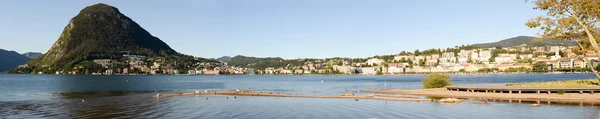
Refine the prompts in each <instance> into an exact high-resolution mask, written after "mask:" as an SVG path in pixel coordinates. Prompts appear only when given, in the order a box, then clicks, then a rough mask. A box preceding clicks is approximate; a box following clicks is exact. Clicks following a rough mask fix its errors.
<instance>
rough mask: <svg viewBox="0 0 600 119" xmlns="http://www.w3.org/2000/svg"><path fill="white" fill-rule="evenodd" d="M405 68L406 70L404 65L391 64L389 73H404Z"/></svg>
mask: <svg viewBox="0 0 600 119" xmlns="http://www.w3.org/2000/svg"><path fill="white" fill-rule="evenodd" d="M403 70H404V68H403V67H397V66H390V67H388V73H390V74H399V73H403Z"/></svg>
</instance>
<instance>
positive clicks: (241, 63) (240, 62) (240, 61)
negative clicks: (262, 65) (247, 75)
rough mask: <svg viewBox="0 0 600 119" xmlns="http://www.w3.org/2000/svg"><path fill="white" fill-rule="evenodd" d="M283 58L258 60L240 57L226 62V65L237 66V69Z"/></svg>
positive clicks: (256, 58)
mask: <svg viewBox="0 0 600 119" xmlns="http://www.w3.org/2000/svg"><path fill="white" fill-rule="evenodd" d="M281 60H283V58H280V57H266V58H258V57H246V56H242V55H238V56H235V57H233V58H231V59H230V60H229V61H227V64H228V65H231V66H238V67H247V66H248V65H251V64H256V63H259V62H270V61H281Z"/></svg>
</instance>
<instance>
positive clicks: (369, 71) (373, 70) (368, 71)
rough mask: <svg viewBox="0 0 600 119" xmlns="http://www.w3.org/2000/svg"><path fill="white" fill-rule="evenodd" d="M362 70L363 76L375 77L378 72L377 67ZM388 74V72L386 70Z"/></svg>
mask: <svg viewBox="0 0 600 119" xmlns="http://www.w3.org/2000/svg"><path fill="white" fill-rule="evenodd" d="M361 70H362V74H365V75H375V74H377V70H379V67H363V68H361ZM388 72H389V70H388Z"/></svg>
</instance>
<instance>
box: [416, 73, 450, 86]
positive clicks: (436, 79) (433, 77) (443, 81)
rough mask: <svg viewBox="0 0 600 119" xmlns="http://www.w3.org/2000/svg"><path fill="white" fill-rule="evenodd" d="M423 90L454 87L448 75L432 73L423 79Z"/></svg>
mask: <svg viewBox="0 0 600 119" xmlns="http://www.w3.org/2000/svg"><path fill="white" fill-rule="evenodd" d="M422 83H423V88H443V87H446V86H450V85H452V81H451V80H450V76H449V75H448V74H441V73H432V74H429V75H427V77H425V79H423V82H422Z"/></svg>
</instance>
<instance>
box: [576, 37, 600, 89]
mask: <svg viewBox="0 0 600 119" xmlns="http://www.w3.org/2000/svg"><path fill="white" fill-rule="evenodd" d="M573 41H575V40H573ZM575 42H576V43H577V45H578V46H579V48H581V50H582V51H583V50H584V49H583V45H581V43H579V42H577V41H575ZM581 59H583V61H584V62H587V63H586V64H587V65H588V67H590V69H592V72H594V74H595V75H596V77H597V78H598V80H599V81H600V75H599V74H598V71H596V67H594V65H592V62H590V61H589V60H588V59H586V58H585V54H584V55H583V58H581Z"/></svg>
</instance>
